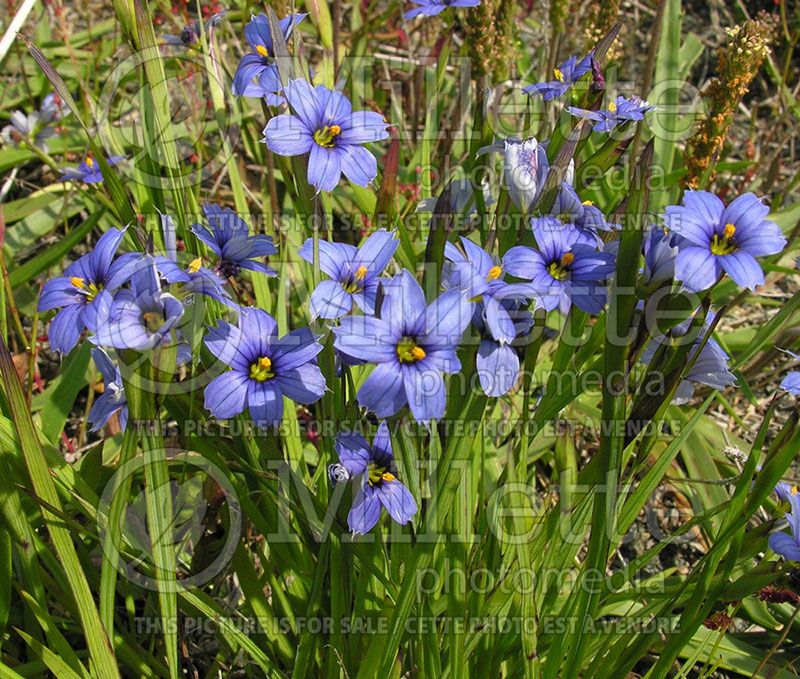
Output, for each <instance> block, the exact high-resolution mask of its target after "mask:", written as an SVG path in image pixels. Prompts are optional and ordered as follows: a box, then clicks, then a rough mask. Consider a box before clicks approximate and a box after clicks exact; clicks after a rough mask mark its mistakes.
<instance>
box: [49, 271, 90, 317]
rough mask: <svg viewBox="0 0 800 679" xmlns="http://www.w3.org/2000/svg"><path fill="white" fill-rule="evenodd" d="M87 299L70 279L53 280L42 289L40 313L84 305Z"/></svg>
mask: <svg viewBox="0 0 800 679" xmlns="http://www.w3.org/2000/svg"><path fill="white" fill-rule="evenodd" d="M84 299H85V297H84V296H83V295H82V294H81V293H80V292H78V290H77V288H76V287H75V286H74V285H73V284H72V281H71V280H70V279H69V278H53V279H51V280H49V281H47V282H46V283H45V284H44V287H43V288H42V295H41V297H40V298H39V306H38V310H39V311H49V310H50V309H57V308H58V307H62V306H70V305H71V304H83V302H84Z"/></svg>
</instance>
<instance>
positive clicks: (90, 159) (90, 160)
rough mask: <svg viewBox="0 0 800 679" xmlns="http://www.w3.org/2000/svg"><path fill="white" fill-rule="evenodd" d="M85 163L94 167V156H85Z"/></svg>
mask: <svg viewBox="0 0 800 679" xmlns="http://www.w3.org/2000/svg"><path fill="white" fill-rule="evenodd" d="M86 165H87V166H88V167H94V158H92V157H91V156H86Z"/></svg>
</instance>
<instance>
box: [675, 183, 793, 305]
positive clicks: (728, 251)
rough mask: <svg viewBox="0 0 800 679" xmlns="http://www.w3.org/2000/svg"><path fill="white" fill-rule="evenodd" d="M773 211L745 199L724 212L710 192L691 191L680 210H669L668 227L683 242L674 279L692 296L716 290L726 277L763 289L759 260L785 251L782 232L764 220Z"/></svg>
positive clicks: (744, 196)
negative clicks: (719, 282) (761, 286)
mask: <svg viewBox="0 0 800 679" xmlns="http://www.w3.org/2000/svg"><path fill="white" fill-rule="evenodd" d="M768 214H769V207H767V206H766V205H764V204H763V203H762V202H761V201H760V200H759V199H758V198H757V197H756V196H755V195H754V194H752V193H743V194H742V195H741V196H739V197H737V198H735V199H734V200H733V201H731V203H730V204H729V205H728V206H727V207H725V205H724V204H723V202H722V201H721V200H720V199H719V198H717V196H715V195H714V194H713V193H709V192H708V191H687V192H686V193H685V194H684V196H683V204H682V205H671V206H669V207H668V208H667V209H666V215H665V217H664V223H665V224H666V226H667V227H668V228H669V230H670V231H671V232H672V233H674V234H675V235H676V236H679V237H680V239H679V242H678V245H679V247H680V251H679V252H678V256H677V259H676V261H675V277H676V278H677V279H678V280H679V281H682V282H683V286H684V287H685V288H686V289H687V290H691V291H692V292H701V291H702V290H706V289H708V288H710V287H711V286H712V285H714V284H715V283H716V282H717V281H718V280H719V279H720V277H721V276H722V274H723V272H724V273H727V274H728V275H729V276H730V277H731V278H732V279H733V280H734V281H735V282H736V283H737V284H738V285H741V286H742V287H744V288H749V289H750V290H753V289H755V287H756V286H757V285H763V284H764V272H763V271H762V270H761V266H760V265H759V264H758V262H757V261H756V257H763V256H764V255H773V254H776V253H778V252H780V251H781V250H783V248H784V247H785V246H786V239H785V238H784V237H783V234H782V233H781V229H780V227H779V226H778V225H777V224H775V222H771V221H769V220H768V219H766V216H767V215H768Z"/></svg>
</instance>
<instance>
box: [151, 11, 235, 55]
mask: <svg viewBox="0 0 800 679" xmlns="http://www.w3.org/2000/svg"><path fill="white" fill-rule="evenodd" d="M225 14H226V12H217V13H216V14H212V15H211V16H210V17H209V18H208V19H206V20H205V21H204V22H203V23H202V30H205V32H206V35H210V34H211V29H212V28H213V27H214V26H216V25H217V24H218V23H219V22H220V21H222V19H223V18H224V17H225ZM200 35H201V23H200V21H199V20H197V21H193V22H192V23H191V24H187V25H186V26H184V27H183V29H182V30H181V32H180V33H178V35H172V34H169V33H167V34H166V35H164V36H163V40H164V44H166V45H171V46H172V47H186V48H189V47H194V46H195V45H196V44H197V43H198V42H199V41H200Z"/></svg>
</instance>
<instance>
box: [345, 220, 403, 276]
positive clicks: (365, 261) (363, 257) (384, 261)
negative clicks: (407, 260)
mask: <svg viewBox="0 0 800 679" xmlns="http://www.w3.org/2000/svg"><path fill="white" fill-rule="evenodd" d="M399 244H400V241H399V240H398V239H397V238H396V237H395V235H394V233H393V232H390V231H387V230H386V229H379V230H378V231H376V232H375V233H373V234H372V235H370V236H369V238H367V240H365V241H364V244H363V245H362V246H361V247H360V248H359V249H358V255H357V256H356V258H355V262H354V266H355V267H356V268H357V267H359V266H365V267H367V269H368V270H369V272H370V273H373V274H378V273H380V272H381V271H383V270H384V269H385V268H386V267H387V266H388V264H389V262H390V261H391V259H392V256H393V255H394V253H395V250H397V246H398V245H399Z"/></svg>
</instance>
